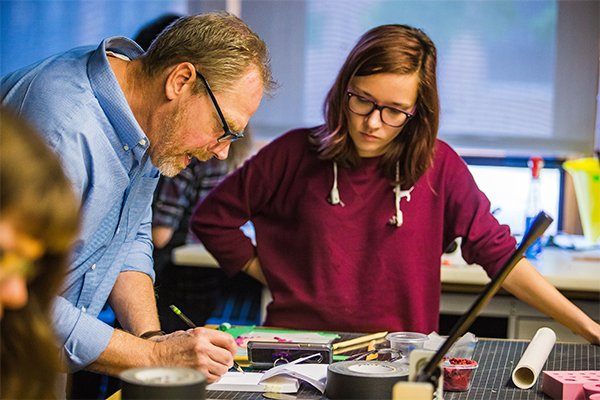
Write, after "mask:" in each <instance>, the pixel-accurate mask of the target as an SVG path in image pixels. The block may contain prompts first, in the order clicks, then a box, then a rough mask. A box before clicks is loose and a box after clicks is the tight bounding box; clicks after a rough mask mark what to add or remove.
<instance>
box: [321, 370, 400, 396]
mask: <svg viewBox="0 0 600 400" xmlns="http://www.w3.org/2000/svg"><path fill="white" fill-rule="evenodd" d="M406 380H408V366H407V365H405V364H398V363H392V362H386V361H342V362H337V363H333V364H330V365H329V367H328V368H327V385H326V387H325V395H326V396H327V397H328V398H330V399H388V400H389V399H391V398H392V388H393V386H394V384H395V383H396V382H398V381H406Z"/></svg>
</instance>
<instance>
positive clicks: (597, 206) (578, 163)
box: [563, 158, 600, 243]
mask: <svg viewBox="0 0 600 400" xmlns="http://www.w3.org/2000/svg"><path fill="white" fill-rule="evenodd" d="M563 168H564V169H565V170H566V171H567V172H568V173H569V174H570V175H571V177H572V178H573V184H574V186H575V195H576V196H577V205H578V206H579V216H580V218H581V225H582V227H583V235H584V237H585V238H586V239H587V240H589V241H590V242H591V243H596V242H597V241H598V238H600V162H599V161H598V159H596V158H581V159H578V160H569V161H565V162H564V163H563Z"/></svg>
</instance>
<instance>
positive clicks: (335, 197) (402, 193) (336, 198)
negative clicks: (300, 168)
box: [328, 161, 415, 228]
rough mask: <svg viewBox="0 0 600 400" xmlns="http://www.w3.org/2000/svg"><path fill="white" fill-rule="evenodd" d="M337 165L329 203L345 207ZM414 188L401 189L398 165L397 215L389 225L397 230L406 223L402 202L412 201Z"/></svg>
mask: <svg viewBox="0 0 600 400" xmlns="http://www.w3.org/2000/svg"><path fill="white" fill-rule="evenodd" d="M337 176H338V170H337V163H336V162H335V161H334V162H333V186H332V187H331V192H329V199H328V200H329V203H330V204H331V205H333V206H336V205H338V204H339V205H340V206H342V207H344V202H343V201H342V199H341V198H340V192H339V190H338V186H337ZM414 188H415V187H414V186H411V188H410V189H408V190H402V189H401V188H400V162H399V161H398V162H397V163H396V185H394V205H395V208H396V214H395V215H393V216H392V218H390V220H389V221H388V224H390V225H394V226H395V227H396V228H398V227H400V226H402V223H403V222H404V216H403V215H402V210H400V200H402V198H403V197H406V201H410V192H412V190H413V189H414Z"/></svg>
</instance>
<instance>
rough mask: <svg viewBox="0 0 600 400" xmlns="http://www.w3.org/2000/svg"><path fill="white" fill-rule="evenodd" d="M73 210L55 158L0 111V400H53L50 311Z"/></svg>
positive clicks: (54, 350)
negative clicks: (0, 399)
mask: <svg viewBox="0 0 600 400" xmlns="http://www.w3.org/2000/svg"><path fill="white" fill-rule="evenodd" d="M78 227H79V204H78V202H77V200H76V199H75V196H74V194H73V191H72V189H71V183H70V182H69V180H68V179H67V178H66V176H65V174H64V173H63V170H62V168H61V166H60V163H59V161H58V158H57V157H56V155H55V154H54V153H53V152H52V151H51V150H50V149H49V148H48V147H47V145H46V143H45V142H44V141H43V140H42V139H41V138H40V137H39V136H38V134H37V133H36V132H35V131H34V130H33V128H32V127H30V126H29V125H28V124H26V123H25V122H24V121H22V120H20V119H18V118H17V117H16V116H14V115H13V114H11V113H9V112H8V111H7V110H6V109H4V108H0V320H1V321H0V341H1V348H0V359H1V363H0V398H3V399H5V398H6V399H41V398H44V399H46V398H55V397H56V395H55V385H56V379H57V376H58V372H59V371H61V370H63V371H64V370H65V367H64V366H62V365H61V364H60V361H59V351H58V343H57V341H56V338H55V336H54V332H53V330H52V323H51V319H50V308H51V307H52V304H53V303H54V299H55V297H56V295H57V293H58V291H59V290H60V287H61V285H62V282H63V280H64V277H65V273H66V271H67V263H68V256H69V251H70V249H71V245H72V243H73V241H74V240H75V237H76V235H77V231H78Z"/></svg>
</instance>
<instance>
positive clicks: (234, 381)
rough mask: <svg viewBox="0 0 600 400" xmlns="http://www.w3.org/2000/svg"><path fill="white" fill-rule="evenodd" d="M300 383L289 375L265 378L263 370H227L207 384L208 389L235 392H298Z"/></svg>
mask: <svg viewBox="0 0 600 400" xmlns="http://www.w3.org/2000/svg"><path fill="white" fill-rule="evenodd" d="M299 386H300V385H299V383H298V380H297V379H294V378H291V377H287V376H273V377H271V378H269V379H265V378H264V373H262V372H246V373H241V372H233V371H231V372H227V373H226V374H225V375H223V376H222V377H221V379H220V380H219V381H218V382H216V383H211V384H210V385H207V386H206V390H220V391H226V392H229V391H234V392H276V393H296V392H298V388H299Z"/></svg>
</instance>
